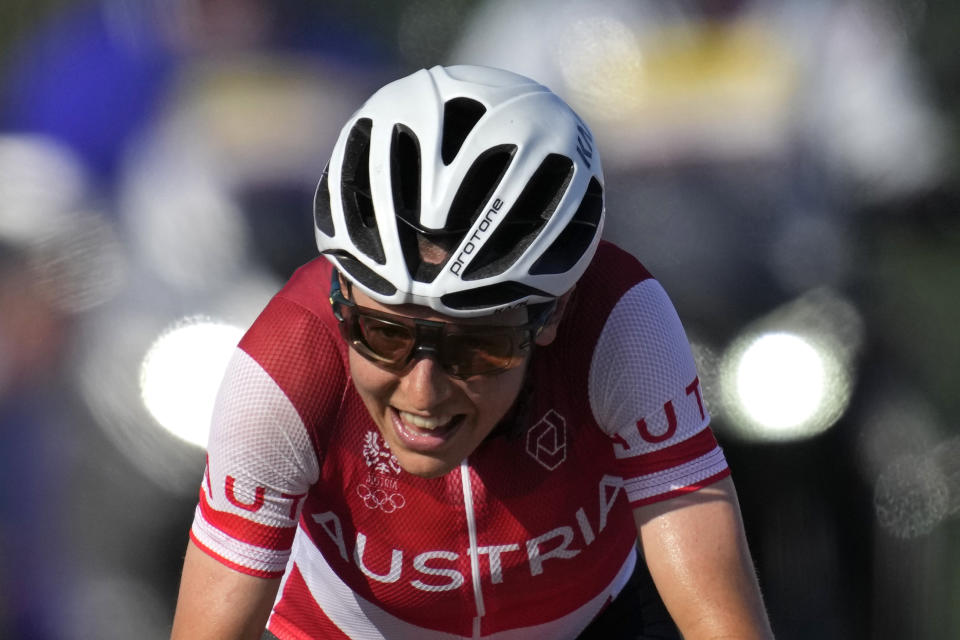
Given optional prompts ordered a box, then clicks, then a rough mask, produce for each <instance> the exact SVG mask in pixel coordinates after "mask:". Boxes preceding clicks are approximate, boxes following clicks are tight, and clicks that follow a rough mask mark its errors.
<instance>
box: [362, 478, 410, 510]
mask: <svg viewBox="0 0 960 640" xmlns="http://www.w3.org/2000/svg"><path fill="white" fill-rule="evenodd" d="M357 495H358V496H360V498H361V499H362V500H363V506H365V507H366V508H367V509H380V510H381V511H383V512H384V513H393V512H394V511H396V510H397V509H402V508H403V506H404V505H405V504H407V500H406V498H404V497H403V496H402V495H400V494H399V493H390V494H388V493H387V492H386V491H384V490H383V489H373V490H371V489H370V487H368V486H367V485H365V484H361V485H359V486H358V487H357Z"/></svg>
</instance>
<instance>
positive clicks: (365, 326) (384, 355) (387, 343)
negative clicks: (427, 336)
mask: <svg viewBox="0 0 960 640" xmlns="http://www.w3.org/2000/svg"><path fill="white" fill-rule="evenodd" d="M357 322H358V324H359V325H360V336H359V337H360V339H361V341H362V343H363V345H364V346H365V347H366V348H367V349H368V350H369V351H370V352H371V353H372V355H374V356H375V357H376V358H378V359H380V360H383V361H386V362H390V363H397V362H400V361H402V360H405V359H406V357H407V354H409V353H410V350H411V349H412V348H413V342H414V331H413V329H412V328H411V327H407V326H404V325H402V324H399V323H395V322H390V321H389V320H384V319H382V318H374V317H370V316H366V315H361V316H359V317H358V318H357Z"/></svg>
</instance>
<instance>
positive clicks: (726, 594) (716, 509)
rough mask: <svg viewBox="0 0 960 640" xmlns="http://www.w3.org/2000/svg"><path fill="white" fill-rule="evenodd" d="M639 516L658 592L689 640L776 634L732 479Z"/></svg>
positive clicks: (638, 511)
mask: <svg viewBox="0 0 960 640" xmlns="http://www.w3.org/2000/svg"><path fill="white" fill-rule="evenodd" d="M633 513H634V519H635V520H636V524H637V531H638V533H639V536H640V542H641V546H642V548H643V552H644V555H645V557H646V562H647V566H648V567H649V568H650V573H651V575H652V576H653V579H654V582H655V583H656V585H657V590H658V591H659V592H660V595H661V597H662V598H663V601H664V604H665V605H666V606H667V610H668V611H669V612H670V615H671V616H672V617H673V619H674V621H675V622H676V623H677V626H678V627H679V628H680V631H681V633H683V637H684V638H686V640H698V639H714V640H719V639H721V638H737V639H738V640H747V639H754V638H756V639H767V638H773V632H772V631H771V629H770V623H769V621H768V620H767V614H766V611H765V609H764V606H763V600H762V598H761V596H760V588H759V585H758V584H757V578H756V575H755V573H754V570H753V565H752V563H751V560H750V552H749V549H748V548H747V541H746V537H745V535H744V532H743V522H742V520H741V517H740V507H739V503H738V502H737V495H736V491H735V489H734V486H733V482H732V481H731V480H730V478H729V477H727V478H724V479H723V480H720V481H719V482H716V483H714V484H712V485H710V486H708V487H705V488H703V489H700V490H699V491H696V492H694V493H690V494H686V495H682V496H679V497H675V498H672V499H669V500H665V501H663V502H658V503H653V504H650V505H646V506H641V507H637V508H636V509H634V512H633Z"/></svg>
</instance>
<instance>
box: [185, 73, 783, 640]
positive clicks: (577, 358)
mask: <svg viewBox="0 0 960 640" xmlns="http://www.w3.org/2000/svg"><path fill="white" fill-rule="evenodd" d="M603 196H604V182H603V175H602V172H601V167H600V158H599V155H598V153H597V150H596V148H595V146H594V140H593V136H592V135H591V133H590V130H589V128H588V127H587V125H586V124H585V123H584V122H583V121H582V120H581V119H580V118H579V117H577V115H576V114H575V113H574V112H573V111H572V110H571V109H570V107H568V106H567V105H566V104H565V103H564V102H563V101H562V100H560V99H559V98H558V97H557V96H556V95H554V94H553V93H551V92H550V91H549V90H548V89H546V88H545V87H543V86H541V85H539V84H537V83H535V82H533V81H532V80H529V79H527V78H524V77H521V76H517V75H515V74H512V73H508V72H505V71H500V70H496V69H490V68H483V67H472V66H456V67H448V68H443V67H434V68H432V69H430V70H421V71H418V72H417V73H414V74H412V75H410V76H408V77H406V78H402V79H400V80H397V81H396V82H393V83H391V84H389V85H387V86H386V87H384V88H382V89H381V90H380V91H378V92H377V93H375V94H374V95H373V96H372V97H371V98H370V99H369V100H368V101H367V102H366V103H365V104H364V105H363V106H362V107H361V108H360V109H359V110H358V111H357V112H356V114H354V116H353V117H352V118H351V119H350V120H349V122H347V124H346V126H345V127H344V128H343V131H342V133H341V135H340V137H339V140H338V141H337V144H336V146H335V148H334V151H333V155H332V158H331V159H330V161H329V164H328V165H327V168H326V170H325V171H324V172H323V175H322V177H321V179H320V183H319V187H318V189H317V194H316V201H315V215H314V221H315V233H316V238H317V244H318V246H319V249H320V253H321V254H322V257H320V258H317V259H316V260H314V261H313V262H311V263H309V264H307V265H306V266H304V267H302V268H301V269H300V270H299V271H298V272H297V273H296V274H295V275H294V276H293V278H292V279H291V280H290V281H289V283H288V284H287V285H286V286H285V287H284V288H283V289H282V290H281V291H280V292H279V293H278V294H277V296H276V297H275V298H274V299H273V300H272V301H271V302H270V304H269V305H268V306H267V307H266V309H265V310H264V311H263V313H262V314H261V316H260V317H259V318H258V319H257V320H256V322H255V323H254V324H253V326H252V327H251V328H250V330H249V331H248V332H247V334H246V335H245V337H244V338H243V339H242V341H241V342H240V344H239V348H238V350H237V351H236V354H235V356H234V357H233V360H232V362H231V364H230V366H229V369H228V371H227V374H226V377H225V380H224V382H223V386H222V389H221V392H220V395H219V397H218V401H217V405H216V410H215V414H214V418H213V428H212V433H211V436H210V442H209V447H208V463H207V468H206V472H205V474H204V477H203V482H202V487H201V491H200V502H199V505H198V507H197V511H196V515H195V519H194V524H193V527H192V529H191V533H190V538H191V539H190V543H189V546H188V549H187V554H186V561H185V565H184V570H183V578H182V583H181V588H180V597H179V602H178V605H177V612H176V616H175V620H174V628H173V636H174V637H175V638H189V639H191V640H195V639H198V638H217V639H223V638H254V639H256V638H260V637H261V636H262V635H263V637H265V638H274V637H275V638H281V639H288V638H289V639H293V638H296V639H302V638H388V639H390V640H394V639H403V638H411V639H417V640H430V639H440V638H443V639H449V638H488V637H489V638H499V639H520V638H522V639H524V640H526V639H530V638H577V637H582V638H588V637H594V638H617V637H624V638H646V637H651V638H652V637H678V636H677V635H676V634H677V630H676V628H675V627H674V626H673V623H674V622H675V624H676V626H677V627H679V630H680V632H682V634H683V637H684V638H687V639H694V638H721V637H722V638H739V639H744V638H768V637H771V632H770V628H769V624H768V622H767V619H766V614H765V612H764V607H763V604H762V600H761V597H760V593H759V588H758V586H757V581H756V578H755V575H754V571H753V568H752V564H751V561H750V557H749V552H748V549H747V545H746V542H745V537H744V533H743V527H742V523H741V518H740V512H739V507H738V503H737V499H736V495H735V492H734V487H733V484H732V482H731V478H730V473H729V470H728V468H727V464H726V462H725V459H724V456H723V452H722V451H721V449H720V448H719V447H718V446H717V443H716V440H715V439H714V437H713V435H712V434H711V431H710V429H709V427H708V423H709V415H708V413H707V410H706V407H705V406H704V403H703V398H702V395H701V390H700V383H699V380H698V377H697V372H696V369H695V366H694V362H693V358H692V356H691V352H690V348H689V345H688V343H687V339H686V337H685V334H684V331H683V328H682V326H681V324H680V321H679V319H678V318H677V314H676V313H675V311H674V309H673V306H672V305H671V303H670V301H669V299H668V298H667V296H666V294H665V293H664V291H663V289H662V288H661V287H660V285H659V284H658V283H657V281H656V280H654V279H653V278H652V277H651V276H650V274H649V273H648V272H647V271H646V270H645V269H644V268H643V266H641V264H640V263H639V262H637V261H636V260H635V259H634V258H633V257H631V256H630V255H627V254H626V253H624V252H623V251H621V250H619V249H617V248H616V247H615V246H614V245H612V244H609V243H607V242H604V241H601V239H600V236H601V232H602V227H603V219H604V200H603ZM651 576H652V581H651V579H650V578H651ZM653 585H655V588H654V586H653ZM664 605H665V608H664ZM671 620H672V621H673V622H671ZM265 628H267V629H268V631H266V632H265V631H264V629H265Z"/></svg>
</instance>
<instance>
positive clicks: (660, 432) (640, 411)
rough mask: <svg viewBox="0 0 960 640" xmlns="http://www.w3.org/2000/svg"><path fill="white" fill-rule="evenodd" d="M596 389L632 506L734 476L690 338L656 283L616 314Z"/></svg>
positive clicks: (594, 362)
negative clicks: (720, 443)
mask: <svg viewBox="0 0 960 640" xmlns="http://www.w3.org/2000/svg"><path fill="white" fill-rule="evenodd" d="M588 386H589V397H590V406H591V409H592V411H593V414H594V417H595V418H596V419H597V421H598V423H599V424H600V426H601V428H602V429H603V430H604V431H605V432H606V433H607V434H608V435H609V436H610V437H611V439H612V440H613V447H614V453H615V455H616V459H617V466H618V473H619V474H620V475H621V476H622V477H623V479H624V486H625V488H626V491H627V497H628V498H629V500H630V503H631V505H632V506H634V507H636V506H640V505H643V504H648V503H651V502H656V501H659V500H665V499H667V498H672V497H675V496H677V495H680V494H682V493H686V492H689V491H694V490H696V489H699V488H701V487H703V486H706V485H708V484H710V483H712V482H715V481H717V480H719V479H720V478H722V477H725V476H727V475H729V470H728V468H727V463H726V459H725V458H724V455H723V452H722V450H721V449H720V447H719V446H718V445H717V442H716V439H715V438H714V436H713V434H712V432H711V431H710V428H709V426H708V425H709V422H710V416H709V414H708V412H707V409H706V407H705V406H704V402H703V397H702V394H701V389H700V381H699V378H698V377H697V370H696V365H695V364H694V360H693V355H692V353H691V351H690V345H689V343H688V341H687V337H686V333H685V332H684V330H683V326H682V325H681V323H680V318H679V317H678V316H677V313H676V311H675V309H674V307H673V304H672V303H671V302H670V299H669V298H668V297H667V294H666V292H665V291H664V290H663V287H661V286H660V284H659V283H658V282H657V281H656V280H654V279H653V278H648V279H645V280H643V281H641V282H639V283H638V284H636V285H634V286H633V287H631V288H629V289H628V290H627V291H626V293H624V294H623V296H622V297H621V298H620V300H619V301H618V302H617V303H616V305H615V306H614V307H613V309H612V310H611V312H610V315H609V316H608V318H607V320H606V322H605V324H604V326H603V329H602V331H601V333H600V337H599V340H598V342H597V346H596V348H595V350H594V353H593V356H592V359H591V363H590V374H589V382H588Z"/></svg>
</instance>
